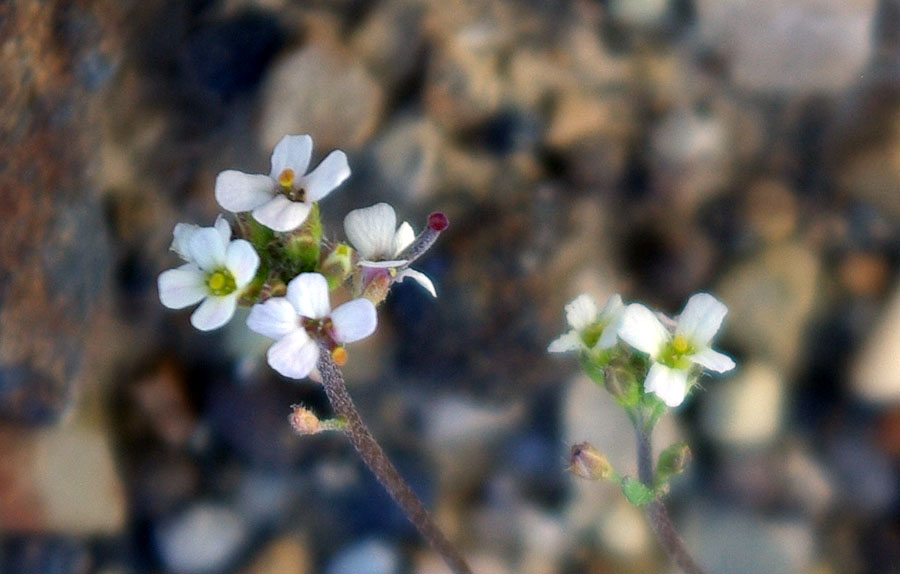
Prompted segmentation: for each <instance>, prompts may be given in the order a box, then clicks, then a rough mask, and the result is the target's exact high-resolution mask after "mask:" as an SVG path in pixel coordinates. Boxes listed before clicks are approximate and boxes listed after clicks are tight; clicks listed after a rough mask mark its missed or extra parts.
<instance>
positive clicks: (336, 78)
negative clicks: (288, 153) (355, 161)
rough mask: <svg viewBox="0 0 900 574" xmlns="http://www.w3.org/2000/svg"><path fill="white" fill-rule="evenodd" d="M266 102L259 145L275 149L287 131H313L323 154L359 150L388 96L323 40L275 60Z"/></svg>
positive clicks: (264, 94)
mask: <svg viewBox="0 0 900 574" xmlns="http://www.w3.org/2000/svg"><path fill="white" fill-rule="evenodd" d="M261 100H262V114H261V117H260V121H259V143H260V146H262V147H263V148H264V149H272V148H274V147H275V144H277V143H278V141H279V140H280V139H281V138H282V137H283V136H284V135H285V134H299V133H302V134H310V135H311V136H312V137H313V141H314V142H315V145H316V151H317V152H318V153H319V154H321V156H322V157H324V155H325V154H327V153H329V152H330V151H331V150H333V149H355V148H358V147H360V146H361V145H363V144H364V143H366V142H367V141H368V139H369V138H370V137H371V136H372V134H373V132H374V130H375V126H376V125H377V123H378V121H379V119H380V117H381V110H382V106H383V100H384V96H383V93H382V90H381V88H380V87H379V86H378V84H377V83H376V82H375V80H373V79H372V77H371V76H370V75H369V73H368V72H367V71H366V70H365V69H364V68H363V67H362V65H361V64H359V63H355V62H352V61H349V60H348V58H347V57H346V55H345V54H343V53H342V51H341V50H340V48H337V47H335V46H332V45H330V44H329V43H325V42H321V43H319V44H307V45H306V46H304V47H303V48H301V49H299V50H297V51H295V52H292V53H290V54H287V55H286V56H284V57H283V58H281V59H280V60H279V61H277V62H275V63H274V64H273V66H272V69H271V70H270V72H269V75H268V77H267V78H266V80H265V87H264V90H263V94H262V96H261Z"/></svg>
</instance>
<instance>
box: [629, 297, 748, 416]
mask: <svg viewBox="0 0 900 574" xmlns="http://www.w3.org/2000/svg"><path fill="white" fill-rule="evenodd" d="M726 313H728V308H727V307H725V305H724V304H722V302H721V301H719V300H718V299H716V298H715V297H713V296H712V295H710V294H709V293H698V294H696V295H694V296H692V297H691V298H690V299H689V300H688V302H687V305H685V306H684V310H683V311H682V312H681V315H680V316H679V317H678V321H677V322H676V324H675V329H674V333H673V332H670V331H669V329H667V328H666V327H665V326H664V325H663V324H662V322H661V321H660V319H659V317H657V316H656V314H654V313H653V311H651V310H650V309H648V308H646V307H644V306H643V305H639V304H636V303H635V304H631V305H629V306H628V307H627V309H626V310H625V314H624V316H623V318H622V325H621V327H620V328H619V338H621V339H622V340H623V341H625V342H626V343H628V344H629V345H631V346H632V347H634V348H635V349H637V350H638V351H642V352H644V353H647V354H648V355H649V356H650V360H652V361H653V364H652V365H651V366H650V371H649V372H648V373H647V378H646V379H645V380H644V390H645V391H646V392H648V393H655V394H656V395H657V396H658V397H659V398H660V399H662V400H663V402H665V403H666V404H667V405H669V406H670V407H677V406H678V405H680V404H681V403H682V401H684V397H685V395H686V394H687V390H688V377H689V375H690V373H691V370H692V369H693V367H694V365H695V364H696V365H700V366H701V367H705V368H707V369H709V370H711V371H715V372H717V373H724V372H726V371H730V370H731V369H733V368H734V361H733V360H732V359H731V357H729V356H728V355H724V354H722V353H720V352H718V351H714V350H713V349H712V347H711V346H710V343H711V342H712V338H713V337H714V336H715V334H716V332H717V331H718V330H719V327H720V326H721V325H722V320H723V319H724V318H725V315H726Z"/></svg>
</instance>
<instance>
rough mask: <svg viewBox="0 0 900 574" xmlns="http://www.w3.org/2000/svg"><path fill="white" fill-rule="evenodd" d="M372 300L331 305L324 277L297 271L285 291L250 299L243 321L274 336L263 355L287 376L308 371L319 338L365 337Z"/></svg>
mask: <svg viewBox="0 0 900 574" xmlns="http://www.w3.org/2000/svg"><path fill="white" fill-rule="evenodd" d="M376 323H377V317H376V313H375V306H374V305H373V304H372V302H371V301H369V300H368V299H354V300H352V301H348V302H347V303H344V304H343V305H340V306H339V307H337V308H336V309H335V310H333V311H332V310H331V305H330V303H329V301H328V281H327V280H326V279H325V277H324V276H322V275H320V274H319V273H301V274H300V275H298V276H296V277H294V278H293V279H292V280H291V282H290V283H288V286H287V294H286V296H285V297H273V298H271V299H269V300H267V301H266V302H265V303H260V304H257V305H254V306H253V308H252V309H251V310H250V316H249V317H247V326H248V327H250V329H252V330H253V331H256V332H257V333H259V334H260V335H264V336H266V337H269V338H270V339H277V341H276V342H275V343H274V344H273V345H272V346H271V347H269V351H268V353H266V357H267V358H268V360H269V365H271V366H272V368H273V369H275V370H276V371H278V372H279V373H281V374H282V375H284V376H285V377H290V378H292V379H302V378H304V377H306V376H307V375H309V373H310V371H312V370H313V369H314V368H315V367H316V363H317V361H318V360H319V342H318V341H317V338H324V339H325V340H326V343H334V344H335V345H342V344H344V343H352V342H353V341H358V340H360V339H364V338H366V337H368V336H369V335H371V334H372V333H373V332H374V331H375V326H376Z"/></svg>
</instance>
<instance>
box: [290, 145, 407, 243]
mask: <svg viewBox="0 0 900 574" xmlns="http://www.w3.org/2000/svg"><path fill="white" fill-rule="evenodd" d="M348 177H350V165H349V164H348V163H347V155H346V154H345V153H344V152H342V151H340V150H335V151H333V152H331V153H330V154H328V157H326V158H325V159H323V160H322V163H320V164H319V165H318V166H317V167H316V169H314V170H312V171H311V172H309V173H308V174H306V175H305V176H303V177H302V178H301V179H300V181H298V182H297V183H296V184H295V187H297V188H298V189H299V188H301V187H302V188H303V189H305V190H306V199H307V201H319V200H320V199H322V198H323V197H325V196H326V195H328V194H329V193H331V190H333V189H334V188H336V187H337V186H339V185H340V184H342V183H343V182H344V180H345V179H347V178H348ZM391 231H392V232H393V231H394V230H393V229H391Z"/></svg>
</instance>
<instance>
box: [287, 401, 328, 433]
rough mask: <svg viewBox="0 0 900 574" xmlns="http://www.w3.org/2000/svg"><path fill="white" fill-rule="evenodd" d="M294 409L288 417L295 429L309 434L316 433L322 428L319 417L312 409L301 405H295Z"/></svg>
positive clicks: (297, 431)
mask: <svg viewBox="0 0 900 574" xmlns="http://www.w3.org/2000/svg"><path fill="white" fill-rule="evenodd" d="M292 408H293V409H294V410H293V412H292V413H291V414H290V416H289V417H288V420H289V421H290V423H291V426H292V427H293V428H294V431H295V432H296V433H297V434H299V435H308V434H316V433H318V432H319V431H320V430H321V428H320V425H319V417H317V416H316V415H315V413H313V412H312V411H311V410H309V409H307V408H304V407H301V406H300V405H293V407H292Z"/></svg>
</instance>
